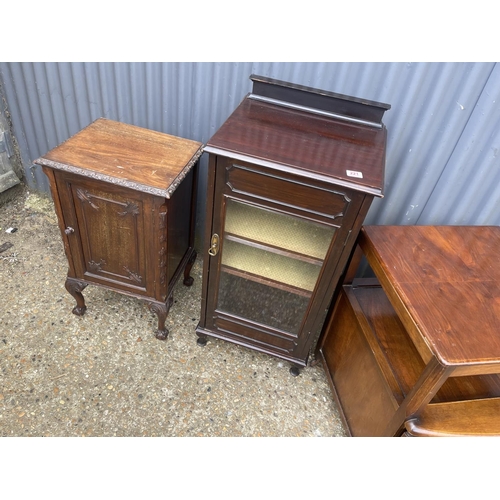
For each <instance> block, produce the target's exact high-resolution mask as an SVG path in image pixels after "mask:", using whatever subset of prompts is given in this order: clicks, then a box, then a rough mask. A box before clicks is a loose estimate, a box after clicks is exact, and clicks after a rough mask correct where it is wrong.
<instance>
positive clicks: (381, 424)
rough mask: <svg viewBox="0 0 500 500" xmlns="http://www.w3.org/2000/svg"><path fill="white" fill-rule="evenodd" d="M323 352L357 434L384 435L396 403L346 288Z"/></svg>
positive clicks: (330, 326)
mask: <svg viewBox="0 0 500 500" xmlns="http://www.w3.org/2000/svg"><path fill="white" fill-rule="evenodd" d="M339 301H340V302H339V304H337V307H336V314H335V315H334V316H333V318H332V320H331V321H330V323H329V324H328V326H327V334H326V336H325V338H324V341H323V345H322V347H321V352H322V354H323V357H324V360H325V364H326V366H327V369H328V371H329V374H330V376H331V379H332V381H333V384H334V386H335V390H336V393H337V396H338V399H339V403H340V405H341V406H342V410H343V413H344V416H345V419H346V421H347V424H348V426H349V429H350V431H351V434H352V435H353V436H380V435H381V434H382V432H383V430H384V428H385V427H386V425H387V423H388V422H389V421H390V419H391V417H392V416H393V415H394V411H395V409H394V403H393V399H392V398H391V397H390V395H389V393H388V390H387V385H386V383H385V381H384V379H383V377H382V374H381V372H380V369H379V367H378V365H377V362H376V360H375V358H374V356H373V353H372V352H371V350H370V347H369V345H368V343H367V342H366V339H365V338H364V334H363V331H362V330H361V327H360V325H359V323H358V321H357V319H356V316H355V314H354V311H353V309H352V307H351V305H350V303H349V300H348V299H347V296H346V294H345V292H344V290H342V292H341V294H340V296H339Z"/></svg>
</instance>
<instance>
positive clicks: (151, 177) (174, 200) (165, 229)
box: [35, 118, 202, 339]
mask: <svg viewBox="0 0 500 500" xmlns="http://www.w3.org/2000/svg"><path fill="white" fill-rule="evenodd" d="M201 146H202V145H201V143H198V142H195V141H191V140H186V139H181V138H178V137H174V136H170V135H167V134H163V133H160V132H155V131H152V130H147V129H144V128H140V127H135V126H132V125H126V124H124V123H120V122H116V121H113V120H107V119H104V118H101V119H99V120H96V121H95V122H93V123H92V124H90V125H89V126H88V127H86V128H85V129H83V130H82V131H80V132H79V133H77V134H75V135H74V136H73V137H71V138H70V139H68V140H67V141H66V142H64V143H62V144H61V145H59V146H58V147H56V148H54V149H53V150H51V151H49V152H48V153H47V154H46V155H44V156H43V157H41V158H39V159H38V160H36V162H35V163H37V164H39V165H42V167H43V170H44V172H45V174H46V175H47V176H48V178H49V181H50V187H51V192H52V197H53V200H54V204H55V209H56V212H57V216H58V219H59V226H60V229H61V234H62V238H63V242H64V248H65V251H66V256H67V258H68V262H69V270H68V277H67V280H66V288H67V290H68V292H69V293H70V294H71V295H73V297H74V298H75V299H76V302H77V305H76V307H75V308H74V309H73V313H74V314H76V315H82V314H84V312H85V309H86V307H85V301H84V298H83V295H82V293H81V292H82V290H83V289H84V288H85V287H86V286H87V285H89V284H93V285H99V286H103V287H106V288H111V289H113V290H115V291H117V292H120V293H124V294H127V295H131V296H134V297H137V298H139V299H143V300H145V301H146V302H147V303H148V306H149V308H150V310H151V311H153V312H154V313H155V314H156V315H157V316H158V331H157V333H156V337H157V338H159V339H165V338H166V337H167V335H168V330H167V329H166V328H165V320H166V317H167V314H168V310H169V308H170V306H171V304H172V301H173V298H172V290H173V287H174V284H175V283H176V281H177V279H178V278H179V276H180V274H182V272H183V271H184V284H186V285H188V286H189V285H191V284H192V282H193V279H192V278H191V276H189V273H190V270H191V267H192V265H193V263H194V260H195V258H196V253H195V251H194V245H193V240H194V218H195V200H196V192H195V191H196V180H197V163H198V158H199V157H200V155H201V153H202V147H201Z"/></svg>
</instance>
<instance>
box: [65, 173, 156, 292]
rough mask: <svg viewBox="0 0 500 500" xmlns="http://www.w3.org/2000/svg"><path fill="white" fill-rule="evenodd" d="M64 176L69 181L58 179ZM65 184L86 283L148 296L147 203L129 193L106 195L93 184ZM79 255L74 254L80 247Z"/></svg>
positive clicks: (74, 243) (74, 240)
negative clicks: (72, 211)
mask: <svg viewBox="0 0 500 500" xmlns="http://www.w3.org/2000/svg"><path fill="white" fill-rule="evenodd" d="M58 177H59V178H60V177H64V176H58ZM58 183H60V184H62V183H64V186H65V188H66V192H67V194H68V196H69V198H70V201H71V206H72V207H73V209H74V213H73V214H72V216H73V217H74V221H75V222H74V223H73V224H74V226H76V227H74V226H71V229H72V230H73V231H74V234H72V235H71V238H70V245H72V254H73V256H75V255H79V256H80V257H81V258H79V259H77V260H78V261H79V262H75V265H77V266H79V267H80V268H81V275H82V276H84V277H85V280H88V281H95V282H97V283H101V284H109V285H112V286H113V287H116V286H120V287H121V288H124V289H129V290H130V291H133V293H139V294H141V293H143V294H146V292H147V291H146V283H147V280H146V275H147V270H146V248H145V241H144V234H145V227H144V217H143V212H144V207H143V201H142V200H141V199H140V198H139V197H137V196H134V194H135V193H134V192H132V191H130V192H129V190H127V189H118V188H116V189H113V190H107V191H102V190H100V189H98V187H96V186H93V185H92V183H91V181H86V182H85V185H82V184H81V183H78V184H77V183H76V182H74V181H72V179H71V178H69V179H68V178H66V179H64V180H63V179H62V178H60V179H59V180H58ZM77 245H78V246H79V248H78V251H77V252H75V251H74V247H75V246H77Z"/></svg>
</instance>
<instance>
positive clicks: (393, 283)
mask: <svg viewBox="0 0 500 500" xmlns="http://www.w3.org/2000/svg"><path fill="white" fill-rule="evenodd" d="M359 243H360V246H361V248H362V249H363V251H364V253H365V254H366V255H367V256H369V261H370V263H371V264H372V267H373V265H374V266H375V267H376V268H378V271H379V272H377V271H375V272H376V274H377V276H378V277H379V279H380V278H381V277H382V279H381V283H382V286H384V288H385V289H386V293H387V294H388V296H389V299H390V300H391V302H392V303H393V306H394V307H395V308H396V310H397V311H398V313H399V315H400V317H401V319H402V321H403V322H404V323H405V326H406V327H407V328H408V333H409V335H410V337H412V340H413V341H414V343H415V345H416V347H417V349H418V350H419V352H420V353H421V354H422V355H423V357H424V360H425V358H426V351H427V353H428V352H430V353H432V355H433V356H435V357H436V358H437V359H438V360H439V362H440V363H441V364H443V365H448V366H458V365H461V366H467V365H475V366H476V367H477V366H478V365H482V366H483V367H484V369H485V372H496V371H497V370H498V371H500V259H499V251H500V227H496V226H364V227H363V229H362V232H361V234H360V239H359ZM374 270H375V269H374Z"/></svg>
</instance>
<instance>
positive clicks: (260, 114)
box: [197, 82, 387, 367]
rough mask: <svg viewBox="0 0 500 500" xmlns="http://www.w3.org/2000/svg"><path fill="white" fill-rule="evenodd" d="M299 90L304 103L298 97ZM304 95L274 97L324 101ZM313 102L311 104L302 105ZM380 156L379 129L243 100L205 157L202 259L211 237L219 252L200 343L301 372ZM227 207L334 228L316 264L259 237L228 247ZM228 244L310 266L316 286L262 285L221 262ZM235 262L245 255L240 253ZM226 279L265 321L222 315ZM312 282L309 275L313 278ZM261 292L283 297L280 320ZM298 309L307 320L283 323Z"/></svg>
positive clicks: (382, 137) (380, 170) (263, 278)
mask: <svg viewBox="0 0 500 500" xmlns="http://www.w3.org/2000/svg"><path fill="white" fill-rule="evenodd" d="M267 83H270V82H267ZM272 85H274V83H273V84H272ZM258 86H259V88H261V90H262V89H265V88H266V83H265V82H264V83H262V82H259V84H258ZM280 86H281V84H280ZM302 90H304V94H303V95H300V92H301V91H302ZM309 90H310V89H309ZM309 90H307V91H305V89H300V88H297V87H294V88H293V89H292V91H291V94H290V93H287V92H285V93H281V91H278V94H275V93H274V91H273V96H276V95H281V96H282V97H283V96H285V97H286V95H289V96H290V97H292V98H293V99H295V97H297V96H299V101H301V102H302V103H303V104H307V102H309V103H310V104H311V103H312V104H314V103H318V102H319V101H323V98H324V97H325V95H323V97H318V95H319V94H318V91H314V90H313V92H312V93H311V92H309ZM297 92H298V93H299V94H297ZM265 93H266V92H265V91H264V92H263V93H262V95H264V94H265ZM312 94H314V95H315V97H314V98H313V99H312V100H311V101H309V99H310V98H311V95H312ZM316 97H318V99H319V101H318V99H316ZM330 97H332V98H333V96H330ZM385 109H387V108H385ZM385 147H386V130H385V127H384V126H383V125H381V124H380V123H378V124H376V125H374V124H371V125H367V124H365V125H360V124H355V123H352V122H349V121H344V120H341V119H338V118H334V117H331V116H329V117H325V116H322V115H319V114H315V113H314V112H309V111H304V110H297V109H288V108H285V107H283V106H281V105H277V104H275V103H272V102H260V101H256V100H254V98H253V97H251V96H247V97H246V98H245V99H244V101H243V102H242V103H241V105H240V106H239V107H238V108H237V109H236V110H235V111H234V113H233V114H232V115H231V116H230V117H229V118H228V120H227V121H226V122H225V123H224V124H223V125H222V127H221V128H220V129H219V130H218V131H217V132H216V133H215V134H214V136H213V137H212V138H211V139H210V140H209V141H208V144H207V146H206V148H205V150H206V151H207V152H209V153H210V159H209V180H208V191H207V224H206V227H205V250H204V251H205V252H208V250H209V249H210V248H211V238H212V235H214V234H217V235H218V236H219V239H220V249H219V251H218V253H216V254H215V255H213V256H210V257H209V256H208V254H206V255H207V258H206V259H205V265H204V270H203V289H202V308H201V319H200V323H199V325H198V328H197V334H198V335H199V336H200V338H202V339H203V340H205V339H206V337H207V336H213V337H216V338H221V339H224V340H228V341H230V342H234V343H236V344H239V345H243V346H245V347H250V348H252V349H255V350H258V351H261V352H265V353H267V354H271V355H274V356H277V357H280V358H282V359H285V360H287V361H290V362H291V363H292V364H294V365H296V366H301V367H302V366H306V364H307V362H308V359H309V354H310V352H311V349H313V347H314V345H315V342H316V341H317V338H318V336H319V333H320V331H321V329H322V327H323V323H324V320H325V316H326V311H327V309H328V308H329V306H330V304H331V302H332V298H333V296H334V293H335V291H336V290H337V288H338V281H339V279H340V276H341V275H342V273H343V272H344V268H345V265H346V263H347V260H348V257H349V255H350V252H351V250H352V248H353V245H354V242H355V240H356V236H357V234H358V231H359V229H360V228H361V225H362V222H363V220H364V217H365V216H366V213H367V211H368V209H369V207H370V204H371V202H372V200H373V197H374V196H381V194H382V190H383V177H384V166H385ZM351 170H352V171H356V172H361V175H362V177H359V178H356V177H352V176H349V175H348V174H347V172H348V171H351ZM229 200H231V201H237V202H239V203H241V204H247V205H248V206H251V207H254V208H256V209H262V210H267V211H273V212H276V213H280V214H287V215H290V216H294V217H297V220H300V221H313V222H315V223H318V224H322V225H324V227H329V228H334V231H332V237H331V241H330V244H329V246H328V250H327V251H326V255H325V256H324V258H318V257H314V258H313V256H312V255H309V254H307V252H302V251H300V250H295V249H294V250H293V251H290V249H286V248H280V247H279V245H277V244H275V243H269V242H265V241H264V238H263V239H262V241H261V240H259V239H258V236H253V237H252V238H246V239H245V238H244V237H242V236H241V235H236V236H235V235H234V234H232V233H230V234H229V238H228V239H226V236H227V233H225V231H226V230H225V218H226V210H227V206H228V204H229ZM297 225H299V224H297ZM263 229H265V228H263ZM252 234H254V233H252ZM290 237H291V238H293V235H291V236H290ZM225 243H226V244H227V248H232V249H236V248H238V245H240V246H246V247H247V248H252V252H253V253H252V252H249V253H252V255H257V254H258V252H259V251H262V252H269V253H272V254H273V255H279V256H283V258H289V259H290V261H289V262H290V265H289V267H290V268H293V267H294V266H295V265H297V267H300V266H299V264H298V262H300V263H301V264H304V267H305V263H307V265H310V266H311V267H312V268H314V267H316V271H315V272H316V275H317V278H314V279H315V280H316V281H315V282H314V280H313V283H312V286H310V284H309V283H306V284H303V283H302V282H301V283H300V285H297V284H296V283H295V282H293V283H292V282H286V280H285V279H284V278H283V279H282V280H280V277H279V276H278V277H276V276H275V275H273V276H268V275H266V273H265V272H264V271H262V272H260V273H259V272H256V271H255V269H254V268H253V267H252V269H251V270H250V269H248V268H247V269H243V267H244V266H242V268H237V267H236V266H235V265H233V264H228V263H224V262H223V260H224V257H223V256H224V251H225V249H224V244H225ZM231 245H232V246H231ZM284 246H285V245H284ZM235 251H237V250H235ZM239 254H240V256H241V255H242V254H243V252H242V251H241V250H240V251H239ZM294 260H295V261H296V263H294ZM274 269H276V267H274ZM284 272H286V269H284ZM228 275H231V276H237V278H236V277H235V278H234V280H235V281H234V282H233V283H236V282H237V283H240V281H238V280H244V279H247V281H241V283H246V285H240V286H241V287H243V288H244V287H245V286H248V287H249V286H250V282H251V286H252V292H249V293H251V294H252V297H248V298H247V299H245V298H244V297H243V296H242V297H241V300H240V303H242V304H246V303H248V304H249V309H250V308H251V307H253V308H257V309H259V308H260V309H265V310H266V314H267V319H266V317H263V316H259V315H257V314H256V315H255V316H254V317H251V314H250V313H249V314H248V315H246V314H245V313H244V312H242V309H243V308H241V309H240V311H238V312H234V311H232V310H231V311H226V310H224V308H223V307H221V305H220V295H223V294H222V293H221V294H219V292H220V290H219V289H220V286H221V282H222V281H221V280H222V277H224V279H226V277H227V276H228ZM310 275H311V276H314V273H313V272H312V270H311V273H310ZM305 281H307V280H305ZM224 283H225V282H224ZM234 286H235V288H236V285H234ZM253 287H254V288H253ZM264 287H268V289H270V288H273V289H274V290H276V295H277V294H278V293H279V292H280V291H282V292H283V295H282V297H283V299H282V300H276V303H278V302H279V304H280V307H279V309H280V311H277V309H278V307H277V306H276V305H275V303H273V302H272V301H271V299H268V298H267V296H265V294H266V293H267V291H266V292H264ZM266 290H267V289H266ZM273 293H274V292H273ZM286 294H288V295H286ZM269 295H271V293H269ZM292 296H293V297H292ZM259 297H260V301H261V303H260V305H259V304H258V301H259ZM300 300H303V301H304V302H300ZM271 303H272V304H273V306H272V307H270V306H269V304H271ZM303 304H305V306H303ZM287 307H288V311H289V314H288V316H287V314H286V312H285V311H286V310H287ZM302 307H304V314H303V315H300V314H299V313H297V318H298V319H294V320H293V322H294V324H293V325H292V324H290V323H289V322H288V321H289V318H290V317H292V318H296V317H295V314H296V313H295V310H302V309H301V308H302ZM280 315H282V316H287V317H286V319H284V318H282V316H280ZM270 317H272V318H273V319H272V320H270V319H269V318H270ZM252 318H253V319H252ZM276 318H278V319H276ZM290 321H291V320H290Z"/></svg>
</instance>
